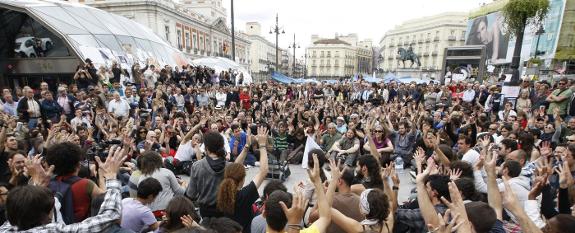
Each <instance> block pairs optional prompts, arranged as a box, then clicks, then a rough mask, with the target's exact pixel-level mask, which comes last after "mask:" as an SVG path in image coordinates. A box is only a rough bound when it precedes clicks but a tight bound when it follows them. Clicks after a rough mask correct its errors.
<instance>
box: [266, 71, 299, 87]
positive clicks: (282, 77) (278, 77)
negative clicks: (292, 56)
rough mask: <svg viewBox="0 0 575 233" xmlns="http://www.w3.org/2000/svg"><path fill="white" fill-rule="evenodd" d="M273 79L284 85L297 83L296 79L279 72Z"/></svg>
mask: <svg viewBox="0 0 575 233" xmlns="http://www.w3.org/2000/svg"><path fill="white" fill-rule="evenodd" d="M272 79H273V80H275V81H276V82H280V83H284V84H291V83H297V82H296V80H295V79H293V78H290V77H288V76H285V75H284V74H282V73H278V72H273V73H272Z"/></svg>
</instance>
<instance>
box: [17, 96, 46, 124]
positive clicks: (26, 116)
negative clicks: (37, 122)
mask: <svg viewBox="0 0 575 233" xmlns="http://www.w3.org/2000/svg"><path fill="white" fill-rule="evenodd" d="M33 100H34V99H33ZM34 101H36V103H37V104H38V107H40V106H41V105H40V103H39V102H38V101H37V100H34ZM16 111H18V118H19V120H20V121H22V122H28V121H29V120H30V113H28V98H26V97H24V98H22V99H20V101H18V107H17V108H16ZM40 111H41V110H40Z"/></svg>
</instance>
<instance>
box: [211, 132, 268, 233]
mask: <svg viewBox="0 0 575 233" xmlns="http://www.w3.org/2000/svg"><path fill="white" fill-rule="evenodd" d="M257 139H258V140H257V141H258V146H259V150H260V170H259V172H258V173H257V174H256V176H255V177H254V179H253V180H252V181H251V182H250V183H249V184H248V185H247V186H245V187H244V181H245V178H246V169H245V167H244V166H243V165H242V164H239V163H234V164H230V165H228V166H226V168H225V169H224V179H223V180H222V182H221V183H220V187H219V189H218V193H217V202H216V203H217V208H218V210H219V211H221V212H222V213H223V214H224V215H225V216H226V217H229V218H231V219H232V220H234V221H236V222H238V223H239V224H241V225H242V227H243V232H245V233H248V232H251V230H250V229H251V222H252V219H253V218H254V217H255V213H254V212H253V209H252V205H253V204H254V203H255V202H256V201H257V200H258V198H259V197H260V196H259V193H258V188H259V187H260V185H261V184H262V182H263V181H264V178H265V177H266V175H267V172H268V156H267V148H266V147H267V141H268V130H267V129H266V128H265V127H260V128H258V136H257ZM242 187H243V188H242Z"/></svg>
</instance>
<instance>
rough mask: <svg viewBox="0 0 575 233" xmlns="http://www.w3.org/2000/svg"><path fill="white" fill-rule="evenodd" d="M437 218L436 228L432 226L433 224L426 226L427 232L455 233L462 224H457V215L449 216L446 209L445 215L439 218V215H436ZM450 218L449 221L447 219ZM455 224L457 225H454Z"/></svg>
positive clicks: (448, 210) (449, 213)
mask: <svg viewBox="0 0 575 233" xmlns="http://www.w3.org/2000/svg"><path fill="white" fill-rule="evenodd" d="M437 216H438V217H439V224H438V226H434V225H433V224H427V229H428V230H429V232H433V233H451V232H456V231H457V229H458V228H459V227H460V226H461V224H462V222H458V221H457V220H458V219H459V216H460V215H459V214H451V210H450V209H447V210H446V211H445V214H444V215H443V216H441V214H440V213H437ZM450 217H451V221H449V218H450ZM456 223H457V224H456Z"/></svg>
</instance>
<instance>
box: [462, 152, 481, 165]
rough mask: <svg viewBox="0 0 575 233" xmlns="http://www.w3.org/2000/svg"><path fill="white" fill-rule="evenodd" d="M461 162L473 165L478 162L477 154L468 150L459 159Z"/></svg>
mask: <svg viewBox="0 0 575 233" xmlns="http://www.w3.org/2000/svg"><path fill="white" fill-rule="evenodd" d="M461 160H462V161H465V162H468V163H469V164H471V166H473V165H475V164H476V163H477V161H478V160H479V153H478V152H477V151H475V150H474V149H469V150H468V151H467V152H465V154H463V157H462V158H461Z"/></svg>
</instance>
